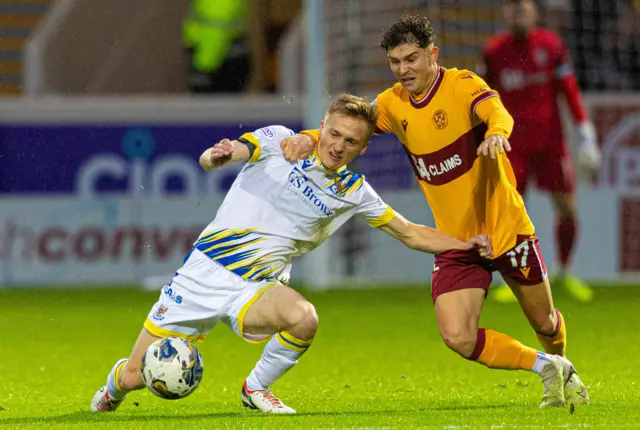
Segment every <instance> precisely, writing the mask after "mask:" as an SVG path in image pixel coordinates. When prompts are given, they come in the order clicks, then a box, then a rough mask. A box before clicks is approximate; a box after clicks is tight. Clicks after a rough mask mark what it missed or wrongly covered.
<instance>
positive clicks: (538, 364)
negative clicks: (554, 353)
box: [531, 351, 551, 375]
mask: <svg viewBox="0 0 640 430" xmlns="http://www.w3.org/2000/svg"><path fill="white" fill-rule="evenodd" d="M549 363H551V357H550V356H549V355H548V354H545V353H544V352H540V351H538V358H536V361H535V363H533V367H532V368H531V371H532V372H536V373H537V374H538V375H542V369H544V366H546V365H547V364H549Z"/></svg>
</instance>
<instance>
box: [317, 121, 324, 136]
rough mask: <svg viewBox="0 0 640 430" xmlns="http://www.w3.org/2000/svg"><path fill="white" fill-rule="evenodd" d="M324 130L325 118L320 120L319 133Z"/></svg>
mask: <svg viewBox="0 0 640 430" xmlns="http://www.w3.org/2000/svg"><path fill="white" fill-rule="evenodd" d="M323 131H324V120H322V121H320V128H319V129H318V134H322V132H323Z"/></svg>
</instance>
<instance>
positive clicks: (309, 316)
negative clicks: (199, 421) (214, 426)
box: [241, 284, 318, 414]
mask: <svg viewBox="0 0 640 430" xmlns="http://www.w3.org/2000/svg"><path fill="white" fill-rule="evenodd" d="M317 329H318V316H317V314H316V311H315V308H314V307H313V305H312V304H311V303H310V302H308V301H307V300H306V299H305V298H304V297H303V296H302V295H301V294H300V293H298V292H297V291H295V290H293V289H291V288H289V287H286V286H284V285H281V284H276V285H274V286H273V287H271V288H269V289H268V290H267V291H266V292H265V293H263V294H262V295H261V296H260V298H259V299H258V300H256V302H255V303H254V304H253V305H251V306H250V307H249V309H248V310H247V312H246V314H245V316H244V319H243V321H242V331H243V336H245V337H251V336H253V337H256V336H260V337H264V336H268V335H274V336H273V337H271V339H270V340H269V341H268V342H267V345H266V346H265V348H264V351H263V353H262V357H261V358H260V360H259V361H258V363H256V366H255V368H254V369H253V370H252V371H251V373H250V374H249V376H248V377H247V379H246V380H245V382H244V385H243V388H242V392H241V400H242V403H243V404H244V405H245V406H246V407H249V408H251V409H258V410H260V411H263V412H267V413H284V414H294V413H296V411H295V410H294V409H292V408H290V407H289V406H286V405H285V404H284V403H283V402H282V401H281V400H280V399H278V398H277V397H276V396H275V395H274V394H273V392H272V391H271V390H270V387H271V386H272V385H273V384H274V383H275V382H276V381H277V380H278V379H280V378H281V377H282V376H283V375H284V374H285V373H286V372H287V371H289V369H291V368H292V367H293V366H295V365H296V364H297V363H298V360H299V359H300V357H301V356H302V355H303V354H304V353H305V352H306V351H307V349H309V346H311V342H312V341H313V338H314V336H315V334H316V330H317Z"/></svg>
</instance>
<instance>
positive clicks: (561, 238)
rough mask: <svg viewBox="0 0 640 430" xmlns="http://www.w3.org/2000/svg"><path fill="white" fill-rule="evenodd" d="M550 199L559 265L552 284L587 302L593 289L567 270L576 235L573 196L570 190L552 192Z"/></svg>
mask: <svg viewBox="0 0 640 430" xmlns="http://www.w3.org/2000/svg"><path fill="white" fill-rule="evenodd" d="M551 201H552V203H553V207H554V210H555V213H556V226H555V237H556V250H557V254H558V267H559V272H558V276H557V278H556V279H555V280H554V285H555V284H556V282H557V283H558V284H561V285H562V286H563V287H564V288H565V289H566V290H567V291H568V292H569V294H571V296H572V297H574V298H575V299H576V300H579V301H581V302H589V301H591V300H592V299H593V290H592V289H591V288H589V286H587V285H586V284H585V283H584V282H583V281H582V280H580V279H579V278H576V277H574V276H572V275H571V274H570V270H569V266H570V264H571V258H572V256H573V252H574V250H575V247H576V240H577V236H578V217H577V213H576V205H575V196H574V194H573V193H572V192H553V193H551Z"/></svg>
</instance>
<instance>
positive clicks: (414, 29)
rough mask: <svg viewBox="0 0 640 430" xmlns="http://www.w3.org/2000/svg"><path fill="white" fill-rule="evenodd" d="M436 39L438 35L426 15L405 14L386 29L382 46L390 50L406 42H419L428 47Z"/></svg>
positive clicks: (420, 45) (423, 46) (419, 44)
mask: <svg viewBox="0 0 640 430" xmlns="http://www.w3.org/2000/svg"><path fill="white" fill-rule="evenodd" d="M435 40H436V35H435V33H434V32H433V28H431V23H430V22H429V20H428V19H427V17H426V16H420V15H403V16H402V17H401V18H400V19H399V20H397V21H396V22H394V23H393V24H392V25H391V27H389V28H387V29H386V30H385V31H384V33H383V34H382V42H380V47H382V48H384V50H385V51H388V50H389V49H393V48H395V47H396V46H398V45H402V44H404V43H417V44H418V46H419V47H421V48H426V47H427V46H429V45H430V44H432V43H433V42H435Z"/></svg>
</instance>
